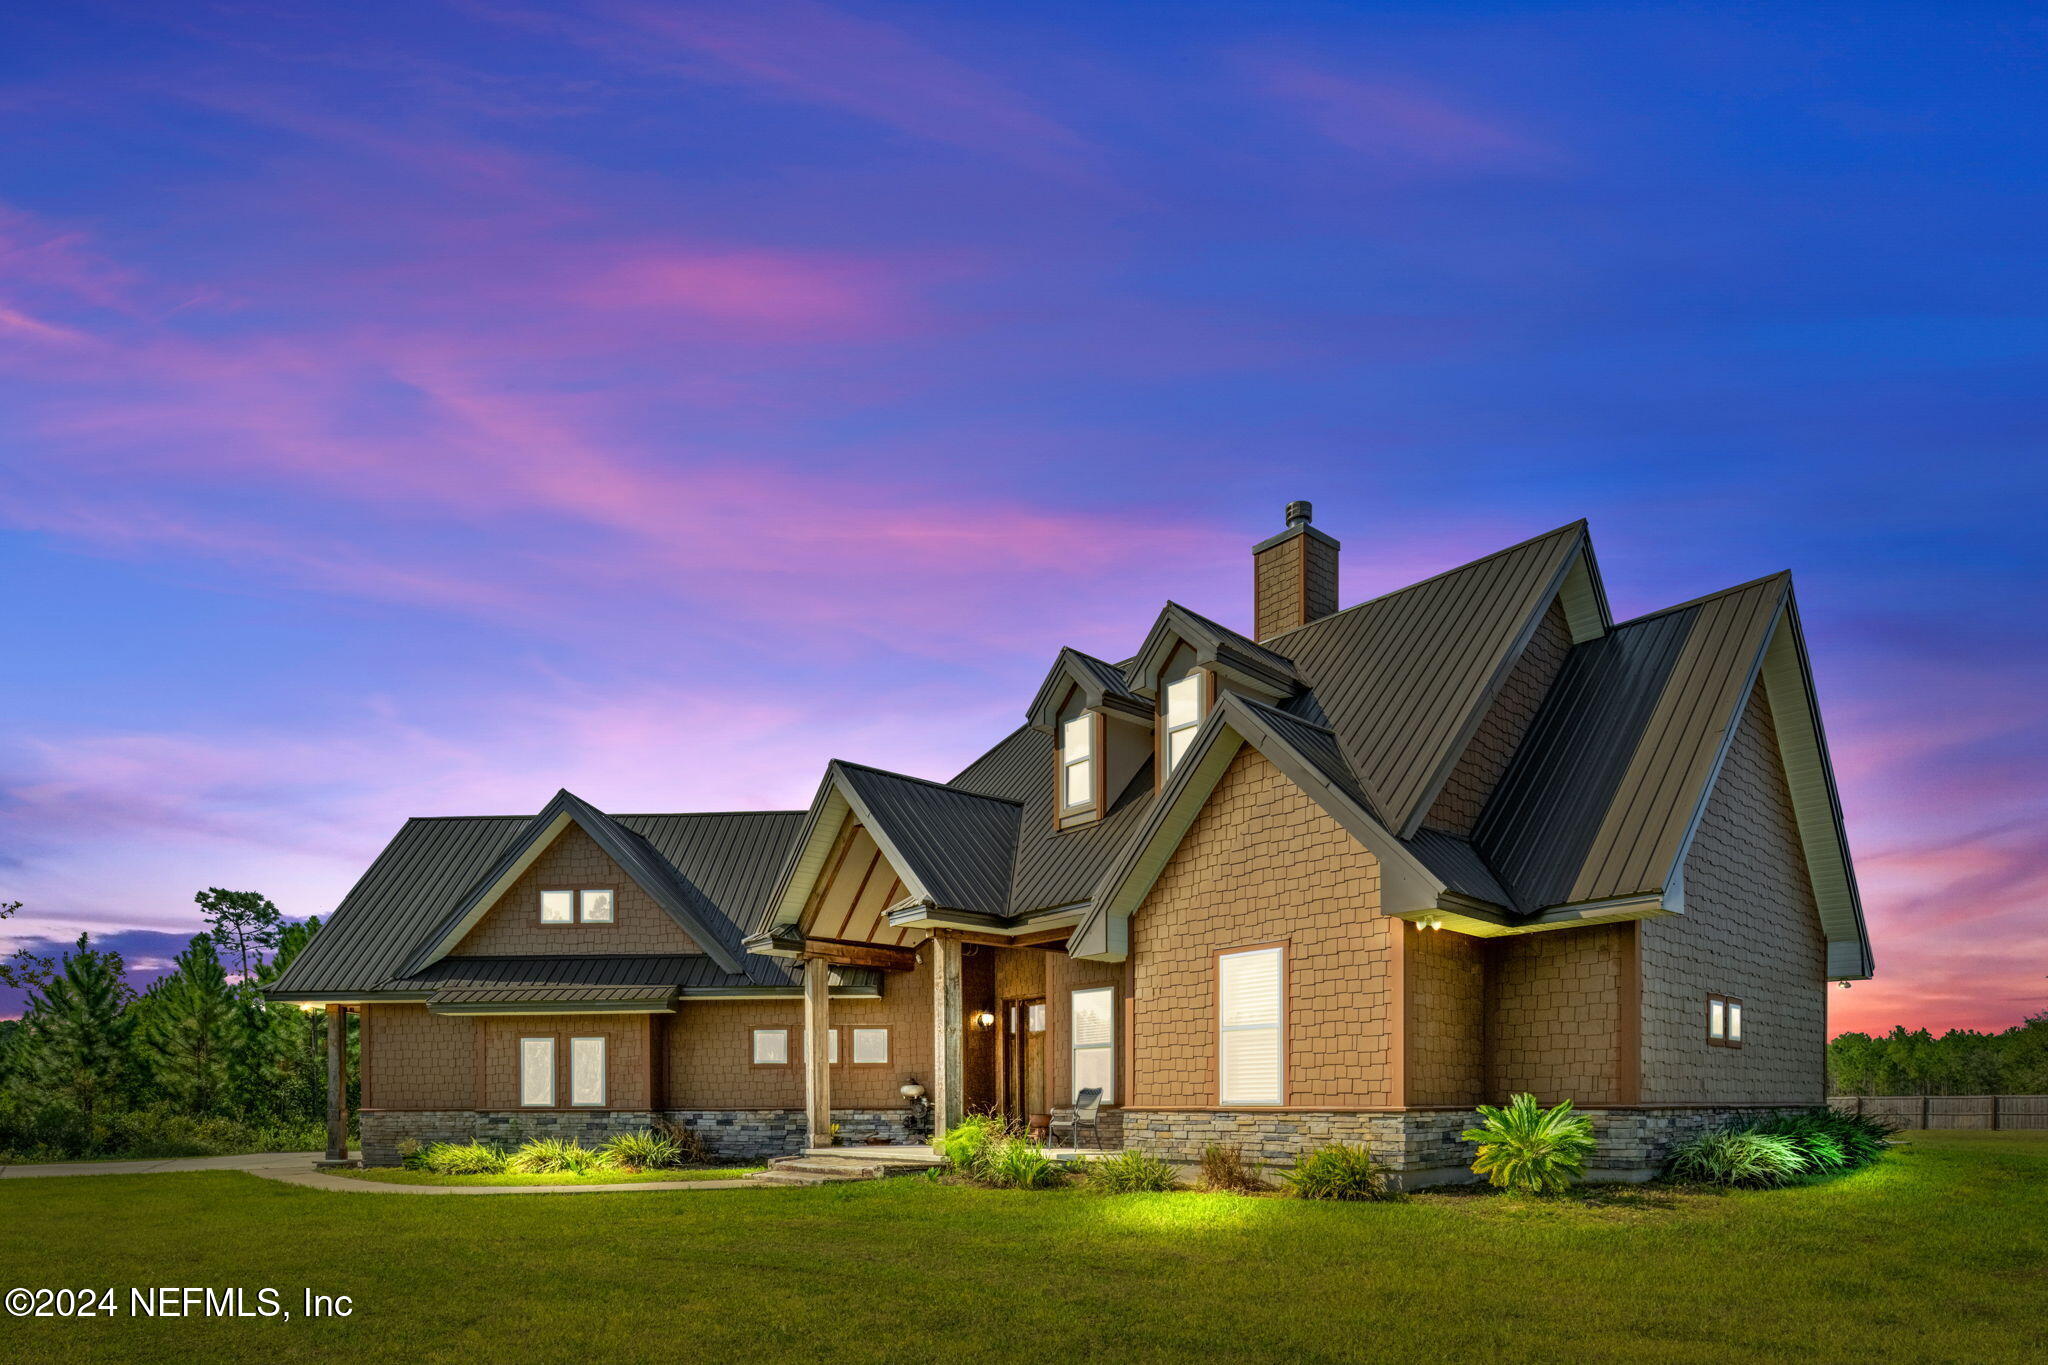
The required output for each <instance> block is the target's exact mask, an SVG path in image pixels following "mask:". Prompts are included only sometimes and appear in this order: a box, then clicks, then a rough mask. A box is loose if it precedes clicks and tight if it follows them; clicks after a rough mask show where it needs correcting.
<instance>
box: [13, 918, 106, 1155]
mask: <svg viewBox="0 0 2048 1365" xmlns="http://www.w3.org/2000/svg"><path fill="white" fill-rule="evenodd" d="M126 970H127V969H126V967H125V965H124V964H123V963H122V961H121V955H120V954H119V953H112V952H100V951H97V950H96V949H94V948H93V946H92V942H91V936H90V935H88V934H80V935H79V936H78V944H77V948H76V950H75V951H74V952H72V953H71V954H70V955H69V956H67V957H66V958H65V959H64V964H63V966H62V968H61V969H60V970H59V971H58V972H57V974H56V975H55V976H54V977H52V978H51V979H50V980H49V981H47V982H45V983H44V984H43V987H42V989H41V990H40V991H38V992H37V993H36V994H35V995H33V996H31V997H30V998H29V1004H28V1012H27V1013H26V1014H25V1015H24V1016H23V1017H22V1036H21V1038H20V1040H19V1042H18V1043H17V1044H16V1048H15V1054H16V1055H15V1059H14V1062H15V1071H16V1073H17V1076H18V1078H19V1079H20V1080H22V1081H25V1082H26V1083H27V1084H29V1085H30V1086H33V1087H35V1088H36V1089H37V1090H39V1091H40V1092H41V1094H42V1095H43V1097H45V1098H47V1099H50V1100H55V1101H57V1102H59V1103H62V1104H65V1105H67V1106H69V1107H70V1108H71V1109H72V1110H73V1111H74V1112H75V1113H76V1114H77V1116H78V1119H79V1121H80V1126H81V1128H82V1130H83V1131H82V1134H81V1136H82V1137H83V1138H84V1140H86V1141H87V1142H95V1141H97V1140H98V1133H97V1127H98V1124H99V1122H100V1121H101V1120H102V1119H103V1118H104V1117H105V1116H106V1115H107V1113H108V1112H109V1111H111V1110H112V1109H113V1108H114V1107H115V1106H116V1105H117V1104H118V1103H119V1102H120V1100H121V1099H122V1097H123V1094H124V1091H125V1090H126V1088H127V1085H128V1083H129V1080H130V1078H131V1076H132V1072H133V1065H132V1057H131V1054H130V1043H131V1035H132V1033H133V1031H134V1027H135V1025H134V1020H133V1019H132V1018H131V1017H130V1016H129V1014H128V1003H129V1001H130V1000H132V999H133V998H134V992H133V991H131V990H129V988H128V982H127V979H126Z"/></svg>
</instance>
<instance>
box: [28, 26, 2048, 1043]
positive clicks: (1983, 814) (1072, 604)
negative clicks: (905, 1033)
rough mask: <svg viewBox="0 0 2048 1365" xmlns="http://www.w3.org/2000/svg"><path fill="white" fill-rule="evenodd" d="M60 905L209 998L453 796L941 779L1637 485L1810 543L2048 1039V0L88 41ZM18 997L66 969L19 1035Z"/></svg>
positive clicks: (1882, 823) (1936, 977)
mask: <svg viewBox="0 0 2048 1365" xmlns="http://www.w3.org/2000/svg"><path fill="white" fill-rule="evenodd" d="M8 26H9V35H8V41H7V43H6V44H5V50H4V52H0V112H4V118H5V127H6V129H7V136H6V137H5V139H4V140H0V585H4V587H5V595H4V599H0V600H4V602H5V609H4V610H5V617H4V619H5V621H6V625H7V629H6V640H7V643H8V646H9V648H8V649H7V651H6V658H7V664H8V666H7V667H5V668H4V670H0V900H6V899H20V900H23V901H25V902H27V907H26V909H25V910H24V911H23V912H22V914H21V916H20V917H19V918H18V919H17V920H16V921H14V922H11V924H10V926H9V927H10V928H12V929H13V930H14V931H15V932H16V937H17V940H22V939H32V938H37V937H41V938H66V937H71V936H74V935H75V934H76V932H77V931H78V930H79V929H80V928H90V929H91V930H93V931H94V932H95V933H96V934H102V933H104V934H108V935H110V936H111V937H112V939H113V940H114V941H115V942H116V943H118V944H120V945H123V946H126V947H127V948H129V949H130V950H131V951H133V952H134V953H135V954H136V955H137V956H138V958H139V959H141V960H143V961H145V962H151V961H159V960H161V959H162V958H164V957H166V956H167V955H168V953H169V952H170V951H173V950H174V948H175V946H176V945H177V944H179V943H181V942H182V940H183V938H184V937H185V936H186V935H187V934H189V933H190V932H191V931H192V930H193V929H194V928H195V927H196V920H195V918H194V915H193V906H192V904H191V897H192V893H193V892H194V891H195V890H197V889H199V888H201V887H205V886H208V885H221V886H228V887H234V888H255V889H260V890H263V891H266V892H268V893H269V894H270V895H271V896H273V897H274V898H275V899H277V900H278V902H279V903H280V904H281V905H283V906H284V908H285V909H286V910H287V911H288V912H289V913H292V914H295V915H301V914H311V913H325V912H326V911H327V910H328V909H330V908H331V907H332V906H333V904H334V903H335V901H336V900H337V899H338V898H339V897H340V895H341V894H342V893H343V892H344V891H345V890H346V889H347V887H348V885H349V883H350V882H351V881H352V880H353V879H354V877H355V876H356V875H357V874H358V873H359V872H360V871H361V870H362V868H363V867H364V866H365V865H366V864H367V863H368V861H369V859H370V858H371V857H372V856H373V855H374V854H375V852H376V851H377V849H378V848H379V847H380V846H381V844H382V843H383V841H384V840H385V839H386V838H388V837H389V835H390V834H391V832H392V831H393V830H394V829H395V828H396V826H397V825H398V823H399V822H400V821H401V820H402V819H403V818H404V817H406V816H408V815H415V814H460V813H510V812H526V811H532V810H535V809H537V808H538V807H539V806H540V805H541V804H542V803H543V802H544V801H545V800H546V799H547V797H548V796H549V795H550V794H551V793H552V792H553V791H554V790H555V788H557V787H559V786H564V785H566V786H568V787H570V788H572V789H574V790H575V791H577V792H578V793H579V794H581V795H583V796H585V797H588V798H589V799H591V800H593V801H595V802H596V803H597V804H598V805H600V806H602V807H605V808H607V809H612V810H618V811H644V810H675V809H720V808H729V807H758V806H797V805H802V804H804V803H805V802H806V801H807V800H808V799H809V796H810V793H811V791H812V789H813V787H814V786H815V784H816V782H817V779H818V775H819V772H820V770H821V767H822V764H823V762H824V760H825V759H826V758H828V757H833V756H839V757H846V758H852V759H857V760H861V761H864V762H870V763H876V764H880V765H883V766H886V767H892V768H898V769H902V770H904V771H908V772H913V773H920V774H927V775H935V776H942V777H943V776H947V775H950V774H951V773H952V772H953V771H954V770H955V769H957V768H958V767H959V766H960V765H961V764H963V763H964V762H965V761H966V760H967V759H968V758H970V757H971V756H972V755H974V754H975V753H976V752H978V751H979V750H980V749H981V748H983V747H985V746H986V745H988V744H990V743H993V742H994V740H996V739H997V738H999V737H1000V736H1001V735H1002V734H1004V733H1006V732H1007V731H1008V730H1009V729H1010V728H1011V727H1013V726H1014V725H1015V724H1017V723H1018V721H1019V720H1020V719H1021V716H1022V712H1023V710H1024V708H1025V706H1026V705H1027V703H1028V702H1029V700H1030V697H1031V694H1032V691H1033V689H1034V688H1035V686H1036V685H1037V682H1038V680H1039V678H1040V677H1041V676H1042V674H1043V672H1044V670H1045V668H1046V667H1047V666H1048V665H1049V663H1050V661H1051V659H1052V656H1053V655H1054V653H1055V652H1056V650H1057V649H1058V647H1059V646H1060V645H1062V644H1073V645H1076V646H1079V647H1081V648H1083V649H1087V650H1090V651H1093V652H1095V653H1099V654H1105V655H1108V656H1110V657H1113V658H1114V657H1120V656H1121V655H1122V654H1125V653H1128V652H1129V651H1130V650H1132V649H1133V648H1135V646H1136V644H1137V643H1138V641H1139V639H1140V638H1141V636H1142V634H1143V631H1144V629H1145V628H1146V626H1147V625H1148V624H1149V622H1150V620H1151V618H1152V616H1153V614H1154V613H1155V612H1156V611H1157V609H1158V606H1159V603H1160V601H1161V599H1162V598H1164V597H1166V596H1168V595H1172V596H1174V597H1176V598H1178V599H1180V600H1182V601H1185V602H1187V603H1188V604H1189V605H1191V606H1193V607H1195V608H1196V609H1198V610H1201V611H1204V612H1208V613H1211V614H1214V615H1216V616H1218V617H1219V618H1220V619H1223V620H1225V621H1230V622H1234V623H1237V624H1240V625H1242V624H1244V623H1245V622H1246V620H1247V617H1248V601H1247V599H1248V595H1249V593H1248V589H1249V577H1250V574H1249V559H1248V552H1249V548H1250V545H1251V544H1252V542H1253V541H1254V540H1256V539H1258V538H1259V537H1261V536H1263V535H1265V534H1268V533H1270V532H1271V531H1273V530H1275V529H1277V528H1278V525H1279V516H1280V508H1281V505H1282V504H1283V503H1284V502H1285V501H1286V500H1287V499H1289V498H1296V497H1307V498H1312V499H1314V500H1315V502H1316V505H1317V508H1318V513H1319V515H1318V524H1319V525H1322V526H1324V527H1326V528H1327V529H1328V530H1330V531H1331V532H1332V533H1333V534H1335V535H1338V536H1339V537H1341V538H1342V539H1343V540H1344V543H1345V562H1344V583H1345V591H1344V598H1345V600H1346V601H1347V602H1350V601H1356V600H1359V599H1361V598H1363V597H1366V596H1370V595H1372V594H1374V593H1377V592H1380V591H1384V590H1386V589H1388V588H1392V587H1395V586H1399V585H1400V584H1402V583H1404V582H1407V581H1409V580H1411V579H1413V578H1415V577H1419V576H1422V575H1424V574H1427V573H1431V572H1434V571H1436V570H1439V569H1441V568H1445V567H1448V566H1450V565H1452V564H1455V563H1458V562H1461V561H1463V560H1465V559H1469V558H1472V557H1474V556H1477V555H1479V554H1483V553H1486V552H1488V551H1491V550H1494V549H1497V548H1499V547H1500V546H1502V545H1504V544H1507V543H1509V542H1511V541H1514V540H1518V539H1521V538H1523V537H1525V536H1528V535H1531V534H1534V533H1536V532H1538V531H1542V530H1546V529H1548V528H1550V527H1552V526H1555V525H1558V524H1560V523H1563V522H1566V521H1569V520H1571V519H1573V518H1575V517H1579V516H1587V517H1590V518H1591V519H1592V522H1593V531H1594V535H1595V539H1596V543H1597V545H1598V547H1599V551H1600V555H1601V561H1602V566H1603V568H1604V570H1605V573H1606V575H1607V579H1608V585H1609V588H1610V590H1611V592H1612V595H1613V597H1614V600H1615V606H1616V610H1617V612H1618V613H1619V614H1621V615H1631V614H1635V613H1638V612H1642V611H1646V610H1651V609H1654V608H1657V607H1660V606H1664V605H1667V604H1669V603H1671V602H1675V601H1678V600H1682V599H1685V598H1689V597H1693V596H1695V595H1697V594H1699V593H1702V592H1706V591H1710V590H1713V589H1716V588H1720V587H1724V586H1727V585H1729V584H1732V583H1735V582H1738V581H1741V580H1744V579H1748V578H1752V577H1755V576H1756V575H1758V574H1761V573H1765V572H1768V571H1771V570H1775V569H1779V568H1785V567H1790V568H1792V569H1793V570H1794V571H1795V572H1796V574H1797V575H1798V584H1799V592H1800V597H1801V604H1802V609H1803V611H1804V613H1805V617H1806V623H1807V626H1808V629H1809V631H1810V632H1811V634H1812V641H1813V646H1814V655H1815V662H1816V667H1817V670H1818V674H1819V684H1820V688H1821V693H1822V698H1823V701H1824V704H1825V706H1826V708H1827V715H1828V720H1829V723H1830V726H1831V731H1832V736H1833V740H1834V745H1835V753H1836V759H1837V764H1838V767H1839V770H1840V776H1841V780H1842V784H1843V789H1844V799H1845V802H1846V804H1847V807H1848V812H1849V816H1850V823H1851V835H1852V838H1853V839H1854V842H1855V846H1856V848H1857V850H1858V852H1859V855H1860V857H1859V865H1860V868H1861V872H1862V877H1863V883H1864V887H1865V895H1866V900H1867V901H1868V904H1869V910H1870V916H1871V922H1872V929H1873V933H1874V935H1875V938H1876V948H1877V953H1878V956H1879V960H1880V967H1881V973H1882V974H1881V976H1880V978H1879V979H1878V980H1877V981H1874V982H1871V983H1868V984H1865V985H1859V986H1858V987H1857V988H1856V989H1855V990H1854V991H1852V992H1850V993H1848V994H1847V995H1844V994H1842V993H1840V992H1836V993H1834V995H1833V997H1832V1000H1833V1003H1834V1004H1835V1009H1836V1016H1835V1017H1836V1024H1837V1026H1838V1027H1883V1026H1889V1025H1890V1024H1892V1023H1894V1022H1902V1023H1907V1024H1912V1025H1919V1024H1926V1025H1931V1026H1935V1027H1942V1026H1949V1025H1974V1026H1987V1027H2003V1026H2005V1025H2007V1024H2010V1023H2013V1022H2016V1021H2017V1020H2018V1019H2019V1018H2020V1016H2021V1015H2022V1014H2023V1013H2025V1012H2028V1011H2031V1010H2038V1009H2041V1008H2042V1007H2043V1006H2044V1004H2048V982H2044V980H2043V976H2044V973H2048V908H2044V896H2048V836H2044V831H2048V822H2044V817H2048V720H2044V718H2043V703H2042V697H2043V694H2044V692H2048V687H2044V679H2043V672H2044V664H2048V631H2044V630H2043V615H2044V613H2043V607H2042V597H2043V591H2044V588H2048V582H2044V580H2048V572H2044V568H2048V552H2044V549H2043V545H2044V543H2048V538H2044V537H2043V535H2042V534H2041V525H2042V519H2043V512H2044V510H2048V462H2044V460H2043V457H2042V446H2043V437H2044V434H2048V432H2044V429H2048V421H2044V415H2048V402H2044V399H2043V394H2044V392H2048V377H2044V373H2043V370H2044V366H2043V363H2042V362H2043V359H2044V356H2048V289H2044V284H2048V264H2044V255H2043V252H2042V248H2041V224H2042V222H2043V220H2044V216H2048V132H2044V129H2048V98H2044V95H2043V83H2042V81H2041V79H2040V73H2041V70H2042V59H2043V56H2044V47H2048V41H2044V34H2048V30H2044V26H2043V21H2042V19H2041V17H2040V11H2039V10H2038V8H2037V7H2034V6H2029V5H2017V4H2016V5H2010V6H1998V5H1963V6H1958V5H1953V4H1943V5H1926V6H1918V7H1915V6H1876V7H1874V6H1869V5H1860V6H1853V7H1851V6H1841V7H1837V6H1805V5H1797V4H1788V5H1778V6H1769V7H1757V6H1748V7H1739V8H1738V7H1732V6H1721V5H1673V6H1666V7H1651V6H1643V5H1635V4H1630V5H1617V6H1612V7H1608V8H1601V7H1598V6H1590V7H1589V6H1585V5H1575V6H1571V7H1569V8H1564V7H1557V8H1553V7H1549V6H1542V5H1512V4H1501V5H1493V6H1482V5H1438V6H1424V7H1413V6H1411V7H1402V8H1399V9H1389V10H1386V11H1384V12H1381V11H1378V10H1376V8H1375V7H1370V6H1361V5H1357V4H1348V5H1335V4H1330V5H1312V4H1288V3H1281V4H1274V5H1261V6H1246V5H1242V4H1227V5H1226V4H1204V3H1191V2H1190V0H1176V3H1174V4H1171V5H1165V4H1160V5H1147V4H1124V5H1116V6H1103V5H1100V4H1078V3H1075V4H1040V5H1018V4H1001V3H988V4H977V5H950V6H930V5H926V6H914V5H893V6H882V5H861V6H858V7H851V6H839V7H832V8H827V7H824V6H819V5H813V4H807V3H795V4H791V3H783V0H769V3H760V0H749V3H747V4H744V5H741V4H721V5H694V4H680V5H678V4H657V3H619V4H603V3H599V4H590V5H568V4H563V5H541V4H530V5H525V4H518V3H506V4H498V3H494V2H493V0H458V2H457V3H452V4H436V3H433V0H424V2H422V0H409V3H406V4H386V3H379V2H377V0H369V2H368V3H356V4H351V5H347V6H337V5H331V4H321V5H314V4H298V5H290V4H260V3H251V4H238V3H216V4H206V3H197V4H181V5H162V4H152V5H134V6H126V5H103V4H93V3H89V2H88V3H77V2H76V0H74V2H72V3H65V4H61V5H60V4H55V3H44V4H41V5H37V4H34V3H29V4H21V5H16V6H13V7H11V8H10V11H9V25H8ZM9 1008H10V1006H9V1004H8V1002H6V1001H0V1013H4V1012H7V1010H8V1009H9Z"/></svg>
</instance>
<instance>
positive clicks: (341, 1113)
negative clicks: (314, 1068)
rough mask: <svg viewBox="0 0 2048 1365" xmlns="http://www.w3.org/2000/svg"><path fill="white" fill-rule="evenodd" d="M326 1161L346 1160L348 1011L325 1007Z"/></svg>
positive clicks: (335, 1007) (345, 1008)
mask: <svg viewBox="0 0 2048 1365" xmlns="http://www.w3.org/2000/svg"><path fill="white" fill-rule="evenodd" d="M327 1159H328V1160H329V1161H347V1160H348V1007H347V1006H346V1005H329V1006H328V1007H327Z"/></svg>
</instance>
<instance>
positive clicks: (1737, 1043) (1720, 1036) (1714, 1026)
mask: <svg viewBox="0 0 2048 1365" xmlns="http://www.w3.org/2000/svg"><path fill="white" fill-rule="evenodd" d="M1707 1042H1708V1043H1709V1044H1711V1045H1712V1046H1714V1047H1741V1046H1742V1002H1741V1001H1740V1000H1737V999H1736V998H1735V997H1734V996H1732V995H1710V996H1708V997H1707Z"/></svg>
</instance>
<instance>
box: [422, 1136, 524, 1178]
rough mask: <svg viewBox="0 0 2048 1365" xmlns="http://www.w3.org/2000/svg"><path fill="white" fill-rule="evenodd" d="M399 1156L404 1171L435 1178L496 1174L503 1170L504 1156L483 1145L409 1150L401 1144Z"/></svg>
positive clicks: (445, 1144)
mask: <svg viewBox="0 0 2048 1365" xmlns="http://www.w3.org/2000/svg"><path fill="white" fill-rule="evenodd" d="M399 1157H400V1162H401V1164H402V1165H404V1166H405V1167H406V1168H407V1169H408V1170H414V1171H432V1172H433V1173H434V1174H436V1175H496V1174H497V1173H498V1172H499V1171H502V1170H504V1169H505V1154H504V1153H503V1152H501V1151H499V1150H498V1149H497V1148H496V1147H493V1146H491V1145H490V1144H489V1143H484V1142H429V1143H427V1144H426V1145H425V1146H419V1145H417V1144H414V1145H413V1147H412V1150H410V1151H407V1150H406V1149H405V1146H404V1145H403V1144H401V1146H400V1148H399Z"/></svg>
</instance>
